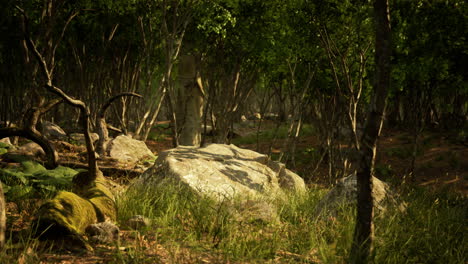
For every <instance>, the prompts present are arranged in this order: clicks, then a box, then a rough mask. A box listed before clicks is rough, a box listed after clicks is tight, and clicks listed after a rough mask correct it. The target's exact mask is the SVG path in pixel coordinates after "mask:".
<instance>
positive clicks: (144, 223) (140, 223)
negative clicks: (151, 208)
mask: <svg viewBox="0 0 468 264" xmlns="http://www.w3.org/2000/svg"><path fill="white" fill-rule="evenodd" d="M150 225H151V220H150V219H149V218H147V217H144V216H142V215H135V216H133V217H132V218H130V219H128V220H127V226H128V227H130V228H131V229H135V230H138V229H141V228H145V227H148V226H150Z"/></svg>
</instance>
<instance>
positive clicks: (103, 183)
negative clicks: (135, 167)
mask: <svg viewBox="0 0 468 264" xmlns="http://www.w3.org/2000/svg"><path fill="white" fill-rule="evenodd" d="M83 197H86V198H87V199H89V201H90V202H91V203H92V204H93V205H94V207H95V209H96V214H97V216H98V220H99V221H100V222H102V221H105V220H106V219H110V220H112V221H115V220H116V218H117V211H116V205H115V199H114V195H113V194H112V192H111V191H110V190H109V188H108V183H107V179H106V178H104V176H102V174H101V175H99V176H98V177H97V179H96V182H95V186H94V187H92V188H90V189H89V190H87V191H86V192H85V193H84V194H83Z"/></svg>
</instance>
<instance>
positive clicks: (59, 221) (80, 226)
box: [35, 191, 97, 249]
mask: <svg viewBox="0 0 468 264" xmlns="http://www.w3.org/2000/svg"><path fill="white" fill-rule="evenodd" d="M96 222H97V216H96V210H95V208H94V205H93V204H92V203H91V202H90V201H89V200H87V199H85V198H82V197H80V196H78V195H77V194H75V193H72V192H67V191H61V192H59V193H58V194H57V195H56V196H55V198H54V199H51V200H49V201H47V202H46V203H45V204H43V205H42V206H41V208H40V209H39V211H38V217H37V220H36V222H35V224H36V234H37V235H38V236H39V237H40V238H42V239H48V240H55V241H59V240H62V241H69V242H71V244H70V245H69V246H72V247H78V248H84V249H90V246H89V245H88V243H87V242H86V241H85V240H84V239H83V237H82V236H81V234H83V233H84V231H85V229H86V227H87V226H88V225H90V224H93V223H96Z"/></svg>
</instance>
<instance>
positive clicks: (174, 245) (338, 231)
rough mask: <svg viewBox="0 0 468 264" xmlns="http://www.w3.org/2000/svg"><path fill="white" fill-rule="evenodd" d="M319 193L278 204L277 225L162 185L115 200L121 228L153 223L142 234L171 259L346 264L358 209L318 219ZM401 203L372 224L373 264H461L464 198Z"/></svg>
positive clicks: (412, 197) (410, 197)
mask: <svg viewBox="0 0 468 264" xmlns="http://www.w3.org/2000/svg"><path fill="white" fill-rule="evenodd" d="M323 194H324V190H320V189H311V190H309V191H308V192H307V193H306V194H302V195H299V194H290V195H288V197H287V199H278V200H276V202H275V204H276V205H277V207H278V214H279V218H280V221H279V223H266V222H245V221H241V222H239V221H237V220H236V215H235V211H233V210H232V208H233V206H234V207H235V205H233V204H235V203H236V201H225V202H221V203H216V202H214V201H213V200H210V199H209V198H207V197H199V196H198V195H196V194H194V193H192V192H190V191H189V190H188V189H187V188H186V187H184V186H182V185H177V184H173V183H170V182H165V183H163V184H160V185H158V186H155V187H151V188H150V187H140V188H137V189H130V190H129V192H128V193H127V195H126V196H125V197H122V198H120V200H119V203H118V206H119V221H121V222H122V223H123V222H125V220H126V219H128V218H129V217H131V216H132V215H135V214H143V215H145V216H147V217H149V218H151V219H152V220H153V226H152V227H149V228H148V229H147V230H144V231H142V232H149V233H151V232H153V233H157V238H158V243H161V244H162V245H167V246H166V248H170V249H172V250H173V252H172V253H173V254H174V255H177V254H178V252H181V251H182V249H185V250H188V251H190V252H191V254H193V255H203V256H206V255H207V254H208V255H210V256H211V257H212V260H213V259H215V260H216V261H215V262H219V263H224V262H228V261H231V262H247V263H268V262H270V263H344V262H346V258H347V256H348V254H349V248H350V246H351V241H352V234H353V230H354V218H355V210H354V208H352V207H351V206H343V210H342V211H341V212H340V214H338V215H337V216H334V217H331V216H329V217H317V216H316V213H315V211H314V209H315V205H316V204H317V202H318V201H319V200H320V198H321V197H322V196H323ZM403 199H405V200H406V201H408V207H407V210H406V212H405V213H402V212H400V211H399V210H397V209H392V208H390V209H389V210H388V211H387V212H386V213H385V215H381V216H377V217H376V221H375V226H376V240H375V262H376V263H466V261H467V259H466V255H467V252H466V249H467V248H468V245H467V240H466V238H465V237H466V235H467V232H466V231H467V228H466V220H467V210H466V209H467V200H466V198H462V197H460V196H455V195H451V194H450V193H443V194H440V193H430V192H427V191H422V190H414V191H412V192H409V193H408V194H405V195H403ZM173 259H174V261H175V260H177V259H178V258H177V257H176V256H175V257H174V258H173ZM179 261H180V259H179V260H177V261H176V262H179Z"/></svg>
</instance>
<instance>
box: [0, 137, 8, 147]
mask: <svg viewBox="0 0 468 264" xmlns="http://www.w3.org/2000/svg"><path fill="white" fill-rule="evenodd" d="M0 143H4V144H7V145H11V141H10V138H8V137H6V138H2V139H0Z"/></svg>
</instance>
